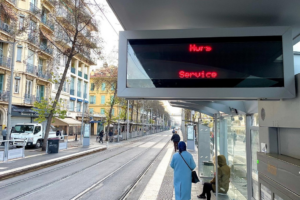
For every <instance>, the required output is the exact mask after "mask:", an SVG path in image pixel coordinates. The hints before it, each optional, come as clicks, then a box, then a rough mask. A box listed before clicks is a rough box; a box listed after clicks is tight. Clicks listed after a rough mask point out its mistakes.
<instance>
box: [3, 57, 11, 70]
mask: <svg viewBox="0 0 300 200" xmlns="http://www.w3.org/2000/svg"><path fill="white" fill-rule="evenodd" d="M10 64H11V58H7V57H6V56H0V66H1V67H6V68H9V69H10Z"/></svg>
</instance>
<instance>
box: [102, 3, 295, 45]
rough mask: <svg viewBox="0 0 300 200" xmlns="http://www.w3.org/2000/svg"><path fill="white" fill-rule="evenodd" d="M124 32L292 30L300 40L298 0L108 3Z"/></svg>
mask: <svg viewBox="0 0 300 200" xmlns="http://www.w3.org/2000/svg"><path fill="white" fill-rule="evenodd" d="M107 2H108V4H109V6H110V7H111V8H112V10H113V11H114V13H115V14H116V16H117V18H118V19H119V21H120V23H121V25H122V26H123V28H124V30H163V29H194V28H223V27H226V28H227V27H260V26H290V27H293V37H294V43H296V42H297V40H299V38H300V35H299V33H300V26H299V24H300V12H299V7H300V1H299V0H273V1H268V0H262V1H252V0H244V1H241V0H226V1H224V0H213V1H203V0H189V1H183V0H164V1H161V0H151V1H141V0H127V1H120V0H107Z"/></svg>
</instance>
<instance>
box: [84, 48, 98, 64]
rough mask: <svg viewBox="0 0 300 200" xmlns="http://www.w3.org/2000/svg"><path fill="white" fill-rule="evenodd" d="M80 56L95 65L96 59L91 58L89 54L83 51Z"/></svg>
mask: <svg viewBox="0 0 300 200" xmlns="http://www.w3.org/2000/svg"><path fill="white" fill-rule="evenodd" d="M82 55H83V56H84V57H86V58H87V59H89V60H90V61H92V62H93V63H96V59H95V58H93V57H92V56H91V54H90V52H87V51H84V52H82Z"/></svg>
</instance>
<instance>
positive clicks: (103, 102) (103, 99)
mask: <svg viewBox="0 0 300 200" xmlns="http://www.w3.org/2000/svg"><path fill="white" fill-rule="evenodd" d="M101 104H105V96H104V95H101Z"/></svg>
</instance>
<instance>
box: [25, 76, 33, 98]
mask: <svg viewBox="0 0 300 200" xmlns="http://www.w3.org/2000/svg"><path fill="white" fill-rule="evenodd" d="M31 94H32V81H31V80H26V86H25V98H30V96H31Z"/></svg>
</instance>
